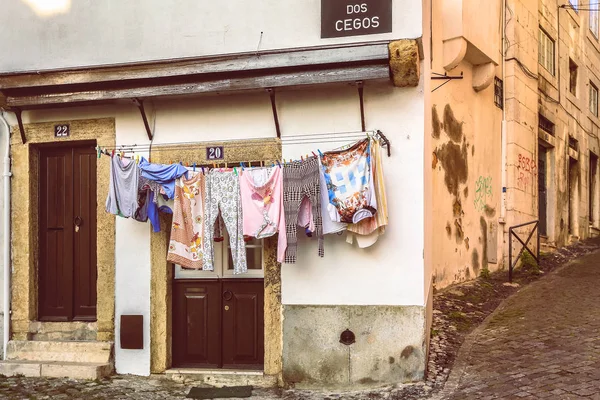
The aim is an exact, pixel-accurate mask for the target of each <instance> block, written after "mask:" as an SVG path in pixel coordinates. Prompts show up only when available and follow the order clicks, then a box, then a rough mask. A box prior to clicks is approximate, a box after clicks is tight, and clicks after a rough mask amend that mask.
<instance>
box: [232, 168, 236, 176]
mask: <svg viewBox="0 0 600 400" xmlns="http://www.w3.org/2000/svg"><path fill="white" fill-rule="evenodd" d="M233 173H234V174H235V176H237V168H236V167H233Z"/></svg>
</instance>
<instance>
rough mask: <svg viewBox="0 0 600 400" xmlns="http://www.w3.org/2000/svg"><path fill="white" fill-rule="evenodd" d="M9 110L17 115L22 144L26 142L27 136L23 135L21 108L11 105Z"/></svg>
mask: <svg viewBox="0 0 600 400" xmlns="http://www.w3.org/2000/svg"><path fill="white" fill-rule="evenodd" d="M10 111H12V112H14V113H15V116H16V117H17V122H18V124H19V132H20V133H21V142H23V144H25V143H27V138H26V137H25V127H24V126H23V116H22V115H21V114H22V110H21V109H20V108H18V107H11V108H10Z"/></svg>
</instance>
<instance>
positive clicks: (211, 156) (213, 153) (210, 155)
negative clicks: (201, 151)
mask: <svg viewBox="0 0 600 400" xmlns="http://www.w3.org/2000/svg"><path fill="white" fill-rule="evenodd" d="M224 158H225V152H224V151H223V146H213V147H207V148H206V159H207V160H223V159H224Z"/></svg>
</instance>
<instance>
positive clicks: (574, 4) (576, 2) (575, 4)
mask: <svg viewBox="0 0 600 400" xmlns="http://www.w3.org/2000/svg"><path fill="white" fill-rule="evenodd" d="M569 3H571V7H573V9H574V10H575V11H577V10H578V9H579V0H569Z"/></svg>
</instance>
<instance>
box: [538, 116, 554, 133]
mask: <svg viewBox="0 0 600 400" xmlns="http://www.w3.org/2000/svg"><path fill="white" fill-rule="evenodd" d="M538 117H539V122H538V127H539V128H540V129H541V130H543V131H544V132H547V133H549V134H551V135H552V136H554V123H553V122H552V121H550V120H549V119H548V118H546V117H544V116H543V115H542V114H538Z"/></svg>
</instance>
